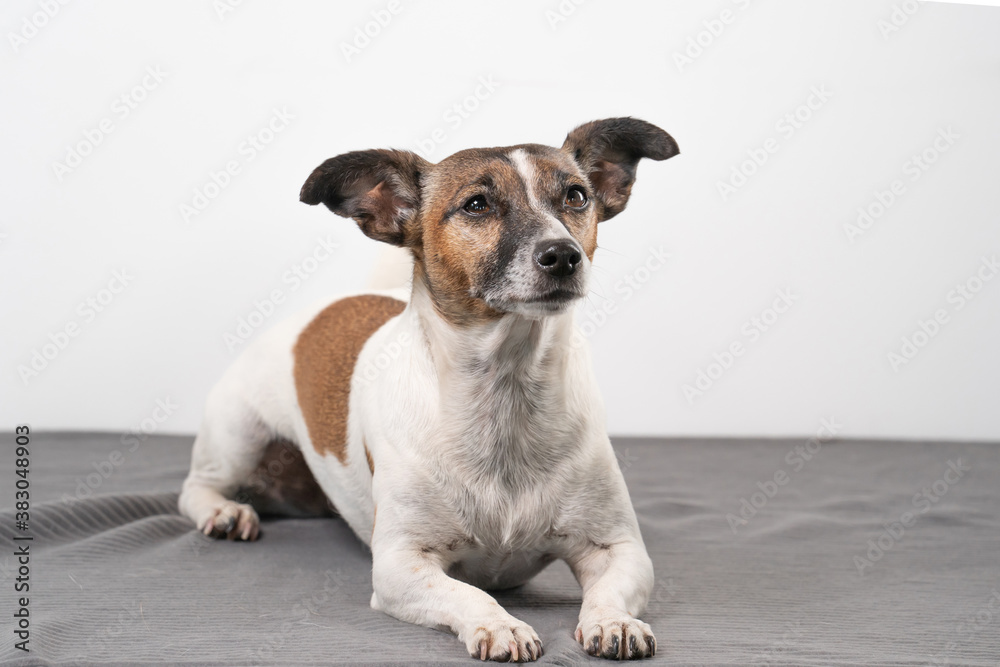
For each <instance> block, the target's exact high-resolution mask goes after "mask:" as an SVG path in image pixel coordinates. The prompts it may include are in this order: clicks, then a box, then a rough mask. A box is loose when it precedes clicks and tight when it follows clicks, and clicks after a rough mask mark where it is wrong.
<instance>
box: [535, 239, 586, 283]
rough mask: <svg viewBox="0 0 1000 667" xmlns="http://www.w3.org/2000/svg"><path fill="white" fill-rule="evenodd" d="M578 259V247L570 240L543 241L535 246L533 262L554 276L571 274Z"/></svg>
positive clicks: (578, 261)
mask: <svg viewBox="0 0 1000 667" xmlns="http://www.w3.org/2000/svg"><path fill="white" fill-rule="evenodd" d="M580 259H581V255H580V249H579V248H578V247H577V245H576V244H575V243H573V242H572V241H549V242H544V241H543V242H542V243H539V244H538V245H537V246H535V264H537V265H538V268H539V269H541V270H542V271H544V272H545V273H547V274H549V275H550V276H552V277H554V278H565V277H567V276H571V275H573V273H574V272H575V271H576V267H577V266H579V265H580Z"/></svg>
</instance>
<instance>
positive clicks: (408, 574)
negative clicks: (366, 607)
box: [372, 512, 542, 662]
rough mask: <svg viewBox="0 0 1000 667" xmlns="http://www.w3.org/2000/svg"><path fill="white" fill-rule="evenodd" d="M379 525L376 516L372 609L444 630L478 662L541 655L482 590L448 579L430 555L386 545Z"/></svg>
mask: <svg viewBox="0 0 1000 667" xmlns="http://www.w3.org/2000/svg"><path fill="white" fill-rule="evenodd" d="M384 525H385V522H384V521H383V516H382V512H378V515H377V521H376V525H375V535H374V538H373V541H372V557H373V569H372V584H373V588H374V589H375V592H374V593H373V595H372V607H373V608H374V609H378V610H380V611H384V612H385V613H387V614H389V615H391V616H395V617H396V618H398V619H400V620H402V621H407V622H409V623H416V624H418V625H425V626H428V627H432V628H442V627H443V628H449V629H450V630H451V631H452V632H454V633H455V634H457V635H458V638H459V639H460V640H461V641H462V642H464V643H465V648H466V649H467V650H468V651H469V655H471V656H472V657H474V658H479V659H480V660H496V661H498V662H529V661H532V660H537V659H538V658H539V657H540V656H541V655H542V642H541V640H539V639H538V635H537V634H535V631H534V630H532V629H531V626H529V625H528V624H526V623H523V622H522V621H519V620H518V619H516V618H514V617H513V616H511V615H510V614H508V613H507V612H506V611H505V610H504V608H503V607H501V606H500V604H499V603H498V602H497V601H496V600H494V599H493V597H491V596H490V595H489V594H488V593H486V592H485V591H483V590H481V589H479V588H476V587H475V586H472V585H470V584H467V583H465V582H462V581H459V580H457V579H454V578H452V577H449V576H448V575H447V574H446V573H445V570H444V568H445V565H444V563H443V562H442V560H441V559H440V557H439V556H438V555H437V553H436V552H435V551H432V550H427V549H424V548H421V547H419V546H417V545H403V544H399V543H398V538H397V539H396V540H393V542H394V543H393V544H391V545H387V544H386V542H389V540H390V539H391V538H390V537H389V535H386V532H388V531H385V530H383V526H384ZM392 532H394V533H395V535H396V536H398V535H400V534H403V531H401V530H400V531H392ZM380 533H382V534H380ZM387 538H389V539H387ZM383 546H385V547H386V548H383Z"/></svg>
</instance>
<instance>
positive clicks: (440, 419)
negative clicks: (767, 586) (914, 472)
mask: <svg viewBox="0 0 1000 667" xmlns="http://www.w3.org/2000/svg"><path fill="white" fill-rule="evenodd" d="M519 152H520V151H519ZM519 152H515V154H514V158H515V161H516V163H517V164H518V167H519V169H521V170H522V174H524V175H525V181H526V184H527V188H528V190H529V191H530V190H531V189H532V188H531V181H532V179H531V172H530V169H531V165H530V163H529V161H528V158H527V156H526V155H524V154H523V153H522V154H521V155H517V153H519ZM532 196H534V195H532ZM560 226H561V225H560ZM563 233H565V228H563ZM392 295H393V296H396V297H401V296H402V295H400V294H399V293H393V294H392ZM319 309H320V308H319V307H317V308H314V309H311V310H310V311H308V312H306V313H303V314H302V315H300V316H299V317H297V318H295V319H293V320H291V321H289V322H286V323H284V324H282V325H280V326H279V327H277V328H275V329H274V330H272V331H270V332H268V333H267V334H266V335H264V336H262V337H261V338H260V339H259V340H257V341H256V342H255V343H253V344H252V345H251V346H249V347H248V348H247V349H246V351H245V352H244V353H243V354H242V355H241V356H240V358H239V359H238V360H237V361H236V362H235V363H234V365H233V366H232V368H231V369H230V370H229V371H228V372H227V374H226V375H225V377H224V378H223V379H222V381H221V382H220V383H219V384H218V386H216V388H215V389H214V390H213V392H212V393H211V395H210V397H209V400H208V405H207V409H206V415H205V421H204V424H203V427H202V429H201V431H200V433H199V435H198V438H197V440H196V442H195V447H194V455H193V460H192V469H191V473H190V475H189V477H188V479H187V480H186V482H185V484H184V490H183V493H182V496H181V500H180V506H181V510H182V511H183V512H184V513H185V514H186V515H187V516H189V517H191V518H192V519H193V520H194V521H195V522H196V523H197V524H198V526H199V527H200V528H204V529H205V530H206V532H211V530H212V527H213V525H216V526H217V525H218V517H219V516H227V513H228V514H229V515H232V514H233V513H234V512H235V511H236V510H235V509H234V504H233V503H232V502H231V501H230V500H228V497H231V496H232V494H233V492H234V490H235V488H236V486H238V485H239V484H240V483H241V482H243V481H244V480H245V479H246V477H247V475H248V474H249V473H250V471H251V470H252V469H253V468H254V467H255V466H256V463H257V461H258V460H259V458H258V457H259V456H260V452H261V450H262V449H263V447H264V446H265V445H266V444H267V442H268V441H269V440H270V439H271V438H272V437H274V436H279V435H280V436H282V437H284V438H286V439H288V440H290V441H292V442H294V443H296V444H297V445H298V447H300V448H301V450H302V452H303V454H304V456H305V459H306V462H307V463H308V465H309V467H310V469H311V470H312V472H313V474H314V476H315V477H316V480H317V482H318V483H319V484H320V486H321V487H322V489H323V491H324V492H325V493H326V494H327V496H328V497H329V498H330V499H331V500H332V502H333V504H334V505H335V506H336V508H337V510H338V511H339V512H340V514H341V515H342V516H343V517H344V519H345V520H346V521H347V523H348V524H349V525H350V526H351V528H352V529H353V530H354V532H355V533H357V535H358V537H359V538H360V539H361V540H362V541H364V542H365V543H366V544H370V546H371V549H372V556H373V573H372V583H373V589H374V592H373V595H372V600H371V604H372V606H373V607H374V608H376V609H381V610H383V611H385V612H386V613H388V614H391V615H393V616H396V617H398V618H400V619H403V620H406V621H410V622H413V623H420V624H423V625H428V626H432V627H443V628H449V629H451V630H452V631H453V632H455V633H456V634H458V636H459V638H460V639H461V640H462V641H464V642H465V643H466V646H467V648H468V650H469V652H470V653H471V654H472V655H475V656H478V657H490V658H498V659H499V658H502V657H503V655H504V653H505V652H507V651H510V652H512V653H513V654H514V655H515V656H516V657H519V658H520V659H522V660H525V659H531V658H534V657H537V655H535V653H536V651H535V648H534V647H535V643H536V642H537V641H538V638H537V636H536V635H535V633H534V631H533V630H531V628H530V627H528V626H527V625H525V624H524V623H522V622H520V621H518V620H517V619H514V618H513V617H511V616H510V615H509V614H508V613H507V612H506V611H504V610H503V609H502V608H501V607H500V606H499V605H498V604H497V603H496V601H495V600H494V599H493V598H492V597H491V596H490V595H488V594H487V593H486V592H485V591H484V590H482V588H504V587H511V586H516V585H519V584H522V583H524V582H526V581H527V580H528V579H529V578H531V577H532V576H533V575H534V574H536V573H537V572H538V571H539V570H541V569H542V568H543V567H545V565H547V564H548V563H549V562H551V560H553V559H557V558H558V559H563V560H565V561H567V562H568V563H569V565H570V567H571V568H572V570H573V572H574V574H575V575H576V577H577V579H578V580H579V582H580V584H581V586H582V587H583V606H582V608H581V612H580V617H579V625H578V627H577V639H578V641H581V642H582V643H584V645H585V646H587V645H588V643H589V642H592V641H599V642H600V643H601V647H602V650H606V647H608V646H610V645H611V644H610V642H611V641H612V640H613V639H614V637H616V636H617V637H622V633H625V636H626V637H627V636H633V637H636V638H637V641H638V644H639V645H640V647H641V648H644V649H646V650H647V651H648V650H651V649H652V645H651V642H650V645H649V646H647V642H646V639H645V638H646V637H647V636H648V637H650V638H651V637H652V633H651V631H650V629H649V626H647V625H646V624H644V623H642V622H641V621H639V620H637V619H636V616H637V615H638V614H640V613H641V612H642V610H643V608H644V607H645V604H646V602H647V600H648V597H649V594H650V591H651V589H652V585H653V570H652V564H651V561H650V559H649V557H648V556H647V554H646V550H645V547H644V545H643V542H642V537H641V535H640V533H639V526H638V523H637V521H636V518H635V514H634V511H633V509H632V506H631V503H630V500H629V496H628V491H627V489H626V487H625V484H624V481H623V479H622V476H621V473H620V471H619V468H618V465H617V462H616V459H615V455H614V452H613V450H612V448H611V444H610V441H609V439H608V437H607V434H606V432H605V419H604V406H603V402H602V400H601V398H600V394H599V392H598V390H597V386H596V382H595V379H594V376H593V374H592V372H591V364H590V359H589V352H588V351H587V349H586V347H585V346H580V345H570V338H571V335H572V332H573V326H574V324H573V314H572V311H571V310H570V309H565V310H563V311H562V312H559V313H556V314H551V315H548V316H546V317H541V316H539V314H537V313H530V314H528V315H525V314H518V313H509V314H507V315H504V316H503V317H501V318H500V319H498V320H494V321H491V322H489V323H486V324H481V325H476V326H472V327H468V328H462V329H460V328H457V327H455V326H453V325H451V324H450V323H449V322H447V321H446V320H444V319H443V318H442V317H441V316H440V315H439V314H438V313H437V311H436V310H435V309H434V308H433V307H432V305H431V302H430V296H429V293H428V291H427V288H426V286H425V285H423V284H422V283H421V282H420V281H419V280H418V281H416V282H415V284H414V285H413V290H412V295H411V297H410V300H409V303H408V304H407V306H406V308H405V310H404V311H403V312H402V314H400V315H398V316H396V317H394V318H392V319H391V320H389V321H388V322H387V323H386V324H385V325H384V326H382V327H381V328H380V329H379V330H378V331H377V332H376V333H375V334H374V335H373V336H372V337H371V338H370V339H369V340H368V341H367V343H366V344H365V345H364V348H363V350H362V352H361V355H360V358H359V361H358V364H357V366H356V368H355V371H354V375H353V377H352V380H351V393H350V405H349V419H348V432H347V449H346V451H347V463H346V465H342V464H341V463H340V462H339V461H338V460H337V458H336V457H334V456H332V455H327V456H323V455H320V454H319V453H317V451H316V449H315V448H314V447H313V443H312V442H311V441H310V437H309V432H308V429H307V428H306V424H305V420H304V417H303V415H302V412H301V410H300V408H299V406H298V404H297V402H296V393H295V384H294V379H293V375H292V372H293V364H294V360H293V356H292V349H293V346H294V345H295V342H296V340H297V338H298V335H299V333H300V332H301V331H302V329H303V328H304V327H305V326H306V325H307V324H308V323H309V321H310V320H311V319H312V318H313V317H314V316H315V314H316V313H317V312H318V311H319ZM390 352H391V353H392V354H390ZM380 355H381V356H380ZM390 358H392V362H391V363H389V364H386V363H384V362H385V360H386V359H390ZM379 367H382V368H381V369H379ZM372 369H376V370H377V372H373V371H372ZM365 445H367V447H368V449H369V451H370V452H371V455H372V458H373V460H374V468H375V473H374V476H372V475H371V474H370V472H369V469H368V465H367V463H366V458H365V453H364V447H365ZM376 507H377V519H376ZM244 512H245V510H244ZM250 512H251V513H252V510H250ZM240 517H241V518H240V519H239V521H240V522H244V520H245V521H246V522H247V524H246V525H247V526H250V528H247V527H246V526H244V524H243V523H238V527H239V530H240V532H241V533H242V536H243V537H246V535H247V534H253V535H255V534H256V533H255V531H256V526H255V524H254V525H251V524H253V522H255V520H256V516H255V515H253V516H251V517H250V518H249V519H245V517H244V516H243V515H240ZM251 528H252V530H251V532H250V533H247V530H250V529H251ZM616 633H617V634H616ZM595 638H596V640H595ZM621 641H626V639H622V640H621ZM483 642H485V644H484V643H483ZM512 643H513V645H514V649H513V651H511V644H512ZM484 646H485V648H484ZM538 647H539V648H540V644H538Z"/></svg>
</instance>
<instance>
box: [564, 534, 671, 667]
mask: <svg viewBox="0 0 1000 667" xmlns="http://www.w3.org/2000/svg"><path fill="white" fill-rule="evenodd" d="M567 562H569V566H570V568H571V569H572V570H573V574H575V575H576V578H577V580H578V581H579V582H580V585H581V586H582V587H583V606H582V607H581V608H580V624H579V625H578V626H577V627H576V640H577V641H578V642H580V643H581V644H582V645H583V648H584V650H586V651H587V653H589V654H590V655H595V656H601V657H603V658H611V659H617V660H623V659H634V658H646V657H650V656H652V655H654V654H655V653H656V639H655V638H654V637H653V632H652V630H650V627H649V626H648V625H647V624H646V623H643V622H642V621H640V620H639V619H638V618H636V616H638V615H639V614H640V613H642V611H643V609H644V608H645V607H646V602H648V600H649V595H650V593H651V592H652V590H653V563H652V561H650V559H649V556H648V555H647V554H646V549H645V547H644V546H643V544H642V542H641V541H638V540H632V541H624V542H618V543H615V544H600V545H598V544H590V545H588V546H587V547H586V548H584V549H582V550H581V551H580V552H579V553H578V554H577V555H576V556H575V557H574V558H571V559H567Z"/></svg>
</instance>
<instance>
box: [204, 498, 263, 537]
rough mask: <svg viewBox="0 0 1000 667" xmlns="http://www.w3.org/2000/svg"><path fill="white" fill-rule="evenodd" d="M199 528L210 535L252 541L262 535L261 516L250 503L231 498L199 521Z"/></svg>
mask: <svg viewBox="0 0 1000 667" xmlns="http://www.w3.org/2000/svg"><path fill="white" fill-rule="evenodd" d="M198 529H199V530H200V531H201V532H203V533H204V534H205V535H208V536H209V537H225V538H226V539H229V540H246V541H248V542H252V541H254V540H256V539H257V537H258V536H259V535H260V517H258V516H257V512H255V511H254V509H253V508H252V507H250V506H249V505H245V504H243V503H237V502H233V501H231V500H229V501H226V502H225V503H223V504H222V505H220V506H218V507H216V508H214V509H212V511H211V512H210V513H209V514H208V515H207V516H206V517H205V518H204V519H202V520H201V521H200V522H198Z"/></svg>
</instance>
